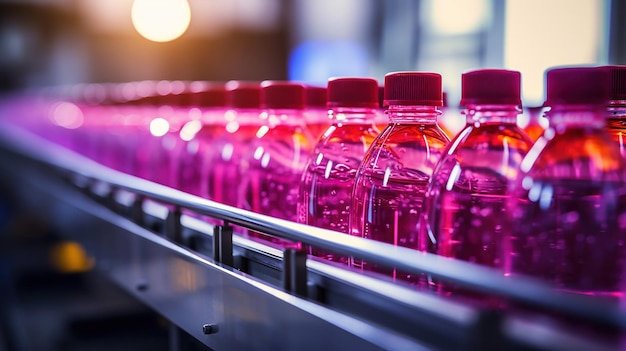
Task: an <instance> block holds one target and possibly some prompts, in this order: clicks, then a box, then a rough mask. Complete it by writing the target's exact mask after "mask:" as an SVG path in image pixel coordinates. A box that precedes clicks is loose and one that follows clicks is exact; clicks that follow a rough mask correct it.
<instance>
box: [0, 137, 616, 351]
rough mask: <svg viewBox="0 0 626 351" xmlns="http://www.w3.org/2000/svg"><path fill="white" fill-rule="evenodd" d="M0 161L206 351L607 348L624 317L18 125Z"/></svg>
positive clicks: (6, 175) (104, 264)
mask: <svg viewBox="0 0 626 351" xmlns="http://www.w3.org/2000/svg"><path fill="white" fill-rule="evenodd" d="M0 156H1V158H0V160H1V162H0V169H1V171H2V177H1V178H0V179H2V180H4V181H10V182H13V183H14V184H15V185H16V187H17V188H19V189H20V194H22V197H24V198H25V199H26V200H30V201H31V202H34V203H37V204H39V205H40V206H42V208H43V207H44V206H45V212H46V214H47V216H48V217H49V218H50V221H51V222H52V223H53V224H54V225H56V226H58V227H59V230H60V231H61V232H62V233H63V234H64V235H66V236H68V237H69V238H71V239H73V240H76V241H78V242H80V243H81V244H82V245H83V246H84V247H85V248H86V249H87V250H88V252H89V253H90V254H91V255H92V256H93V257H94V258H95V259H96V267H97V268H98V269H99V270H100V271H102V272H103V273H104V274H106V275H108V276H109V277H111V278H112V280H113V281H114V282H116V283H117V284H119V285H121V286H122V287H124V288H125V289H127V290H128V291H129V292H130V293H131V294H133V295H134V296H136V297H137V298H138V299H140V300H141V301H143V302H144V303H146V304H147V305H149V306H151V307H152V308H153V309H155V310H156V311H157V312H159V313H160V314H162V315H163V316H165V317H166V318H168V319H169V320H170V321H172V322H173V323H175V324H176V325H178V326H179V327H180V328H182V329H184V330H185V331H186V332H188V333H189V334H191V335H192V336H194V337H196V338H197V339H198V340H200V341H201V342H202V343H204V344H205V345H207V346H208V347H210V348H212V349H215V350H231V349H237V350H255V349H262V350H266V349H272V350H294V349H297V350H314V349H319V348H320V347H323V348H325V349H328V350H335V349H340V348H344V349H345V348H348V349H355V350H381V349H383V350H422V349H424V350H426V349H440V350H448V349H450V350H462V349H467V350H501V349H502V350H573V349H584V350H612V349H616V348H618V347H619V346H620V345H621V343H622V341H621V340H622V338H623V331H624V329H626V313H624V311H623V310H621V309H620V308H619V307H618V306H615V305H614V304H612V303H609V302H606V301H599V300H597V299H594V298H592V297H589V296H579V295H571V294H565V293H561V292H558V291H554V290H552V289H551V288H550V287H549V286H547V285H544V284H543V283H542V282H538V281H535V280H532V279H528V278H524V277H516V278H515V279H510V278H507V277H504V276H502V275H501V274H500V273H499V272H497V271H494V270H491V269H488V268H484V267H480V266H476V265H472V264H469V263H466V262H461V261H455V260H450V259H446V258H442V257H438V256H436V255H431V254H426V253H420V252H416V251H413V250H409V249H406V248H401V247H394V246H391V245H387V244H384V243H379V242H374V241H370V240H366V239H363V238H358V237H352V236H348V235H344V234H340V233H336V232H333V231H328V230H323V229H319V228H313V227H309V226H306V225H301V224H297V223H292V222H289V221H285V220H280V219H276V218H272V217H268V216H263V215H259V214H255V213H251V212H248V211H244V210H241V209H237V208H233V207H229V206H225V205H222V204H219V203H216V202H212V201H209V200H206V199H202V198H199V197H196V196H193V195H190V194H187V193H183V192H180V191H177V190H175V189H172V188H169V187H165V186H162V185H159V184H155V183H152V182H148V181H145V180H142V179H139V178H136V177H133V176H130V175H127V174H123V173H120V172H117V171H115V170H112V169H110V168H107V167H104V166H102V165H99V164H97V163H95V162H93V161H91V160H89V159H87V158H84V157H82V156H80V155H78V154H76V153H74V152H71V151H69V150H67V149H64V148H62V147H59V146H56V145H54V144H51V143H49V142H47V141H45V140H43V139H41V138H39V137H37V136H35V135H33V134H30V133H28V132H25V131H23V130H20V129H15V128H8V127H7V128H4V129H2V130H1V131H0ZM68 214H70V215H68ZM248 230H249V231H256V232H259V233H264V234H268V235H271V236H274V237H277V238H281V239H285V240H289V241H293V242H294V243H295V242H299V243H302V244H304V245H310V246H313V247H317V248H320V249H323V250H327V251H332V252H335V253H337V254H340V255H345V256H353V257H355V258H361V259H365V260H367V261H368V262H373V263H376V264H378V265H381V266H385V267H390V268H393V267H396V269H399V270H403V271H407V272H412V273H415V274H424V275H429V276H430V277H433V278H434V279H439V280H441V281H446V282H449V283H452V284H455V285H457V286H460V287H463V288H464V289H467V290H472V291H474V292H475V293H477V294H488V295H489V296H490V299H497V301H499V303H498V304H497V305H496V307H490V308H486V307H480V306H479V305H478V304H468V303H464V302H463V301H460V300H455V299H454V298H446V297H442V296H439V295H435V294H433V293H432V292H429V291H426V290H425V289H422V288H419V287H415V286H411V285H408V284H405V283H402V282H393V281H391V280H390V279H389V278H387V277H385V276H381V275H376V274H374V273H367V272H359V271H357V270H354V269H351V268H349V267H344V266H341V265H337V264H334V263H330V262H326V261H323V260H319V259H317V258H315V257H311V256H308V255H307V254H306V252H305V251H304V250H302V249H300V248H299V247H300V246H297V245H294V246H293V247H287V248H285V247H281V246H277V245H274V244H272V243H269V242H262V241H258V240H252V239H250V238H248V237H247V235H242V234H241V233H244V232H246V231H248ZM481 296H482V295H481ZM505 306H506V307H505Z"/></svg>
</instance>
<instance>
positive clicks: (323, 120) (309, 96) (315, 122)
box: [304, 85, 331, 140]
mask: <svg viewBox="0 0 626 351" xmlns="http://www.w3.org/2000/svg"><path fill="white" fill-rule="evenodd" d="M305 94H306V108H305V111H304V118H305V121H306V126H307V128H308V129H309V131H310V132H311V135H312V136H313V138H314V139H315V140H318V139H319V138H320V137H321V136H322V134H323V133H324V132H325V131H326V129H328V127H329V126H330V122H331V120H330V119H329V118H328V109H327V108H326V87H318V86H313V85H307V86H306V87H305Z"/></svg>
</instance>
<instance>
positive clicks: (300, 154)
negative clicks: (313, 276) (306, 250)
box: [239, 81, 314, 245]
mask: <svg viewBox="0 0 626 351" xmlns="http://www.w3.org/2000/svg"><path fill="white" fill-rule="evenodd" d="M304 101H305V97H304V86H303V85H301V84H297V83H292V82H281V81H264V82H262V83H261V108H262V111H263V112H262V113H261V118H263V119H264V120H265V124H264V125H263V126H261V127H259V128H258V129H257V131H256V133H255V137H254V139H253V141H252V143H251V145H250V147H249V148H248V150H249V151H248V152H247V155H246V156H245V157H244V158H243V161H242V162H241V174H242V175H243V176H242V184H241V186H240V187H239V190H240V193H239V206H240V207H241V208H243V209H247V210H251V211H254V212H257V213H261V214H264V215H269V216H272V217H276V218H281V219H286V220H291V221H296V217H297V205H298V204H297V202H298V189H299V186H300V179H301V177H302V171H303V170H304V166H305V164H306V161H307V160H308V159H309V157H310V155H311V151H312V147H313V143H314V141H313V137H312V136H311V135H310V133H309V132H308V129H307V128H306V124H305V121H304V115H303V111H304ZM252 236H260V237H261V238H264V239H269V238H268V237H267V236H265V235H261V234H257V233H252ZM270 240H272V241H274V242H277V243H279V244H284V245H286V244H287V243H286V242H285V241H284V240H280V239H277V238H272V239H270Z"/></svg>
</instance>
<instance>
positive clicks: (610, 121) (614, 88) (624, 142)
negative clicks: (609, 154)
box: [604, 66, 626, 159]
mask: <svg viewBox="0 0 626 351" xmlns="http://www.w3.org/2000/svg"><path fill="white" fill-rule="evenodd" d="M604 69H606V70H608V72H609V75H610V76H611V77H610V78H611V83H610V84H611V93H610V94H611V96H610V101H609V105H608V106H607V122H606V123H607V129H608V131H609V134H611V137H613V140H615V141H616V142H617V143H618V145H619V151H620V153H621V154H622V157H623V158H625V159H626V66H605V68H604Z"/></svg>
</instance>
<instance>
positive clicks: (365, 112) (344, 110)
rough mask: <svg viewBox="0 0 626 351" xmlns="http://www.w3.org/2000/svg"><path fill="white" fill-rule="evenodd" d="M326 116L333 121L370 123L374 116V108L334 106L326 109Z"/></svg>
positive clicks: (372, 121)
mask: <svg viewBox="0 0 626 351" xmlns="http://www.w3.org/2000/svg"><path fill="white" fill-rule="evenodd" d="M328 117H329V118H330V119H331V120H332V121H333V123H342V124H370V123H374V119H375V118H376V109H375V108H362V107H359V108H357V107H335V108H332V109H330V110H328Z"/></svg>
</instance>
